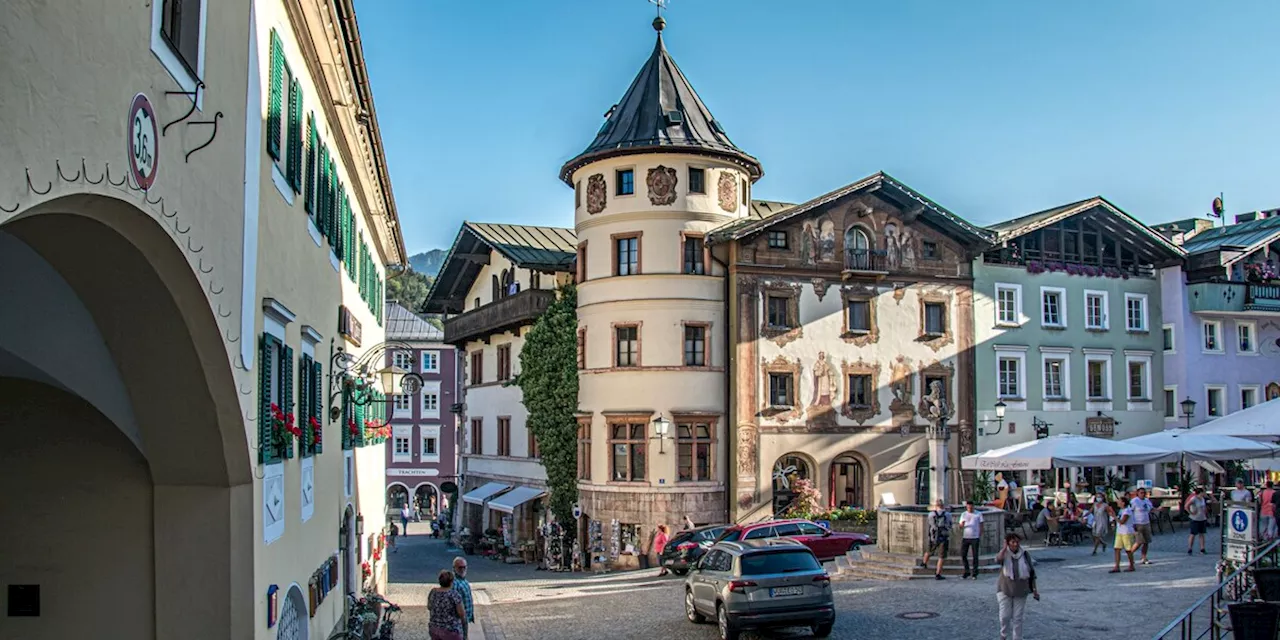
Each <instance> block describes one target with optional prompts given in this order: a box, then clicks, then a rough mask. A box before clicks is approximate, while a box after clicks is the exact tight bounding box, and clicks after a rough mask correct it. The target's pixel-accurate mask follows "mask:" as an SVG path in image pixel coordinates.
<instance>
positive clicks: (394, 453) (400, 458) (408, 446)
mask: <svg viewBox="0 0 1280 640" xmlns="http://www.w3.org/2000/svg"><path fill="white" fill-rule="evenodd" d="M401 442H403V443H404V453H401V452H400V451H399V445H400V443H401ZM391 461H392V462H398V463H404V462H413V426H412V425H407V424H403V425H401V424H398V425H395V426H393V427H391Z"/></svg>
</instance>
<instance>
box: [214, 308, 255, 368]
mask: <svg viewBox="0 0 1280 640" xmlns="http://www.w3.org/2000/svg"><path fill="white" fill-rule="evenodd" d="M218 315H219V316H221V317H223V318H230V317H231V312H230V311H228V312H226V313H223V312H222V305H218ZM245 371H248V369H245Z"/></svg>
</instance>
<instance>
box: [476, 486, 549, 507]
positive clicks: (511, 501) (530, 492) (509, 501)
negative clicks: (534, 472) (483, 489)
mask: <svg viewBox="0 0 1280 640" xmlns="http://www.w3.org/2000/svg"><path fill="white" fill-rule="evenodd" d="M545 495H547V492H546V490H545V489H539V488H537V487H516V488H514V489H512V490H511V491H509V492H507V493H504V494H502V495H501V496H498V497H497V498H494V499H493V500H492V501H490V502H489V508H490V509H493V510H494V511H501V512H503V513H511V512H512V511H515V508H516V507H518V506H520V505H522V504H524V503H526V502H528V501H530V500H536V499H538V498H541V497H542V496H545Z"/></svg>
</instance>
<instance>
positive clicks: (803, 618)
mask: <svg viewBox="0 0 1280 640" xmlns="http://www.w3.org/2000/svg"><path fill="white" fill-rule="evenodd" d="M684 614H685V616H686V617H687V618H689V622H693V623H700V622H705V621H706V620H707V618H712V617H713V618H715V620H716V623H717V624H719V626H720V637H721V638H722V639H723V640H736V639H737V638H738V636H739V634H741V633H742V631H744V630H748V629H762V628H768V627H799V626H808V627H809V628H810V630H811V631H813V635H814V636H815V637H818V638H825V637H827V636H829V635H831V628H832V627H833V626H835V623H836V608H835V601H834V599H833V598H832V596H831V577H830V576H828V575H827V572H826V571H824V570H823V569H822V563H820V562H818V558H817V557H816V556H814V555H813V552H812V551H810V550H809V548H808V547H806V546H804V545H803V544H800V543H799V542H796V541H795V540H790V539H786V538H769V539H763V540H743V541H740V542H717V543H716V544H715V546H713V547H711V549H709V550H708V551H707V553H706V555H704V556H702V559H701V560H699V561H698V564H697V565H696V566H695V567H693V569H692V570H691V571H690V572H689V577H688V578H685V587H684Z"/></svg>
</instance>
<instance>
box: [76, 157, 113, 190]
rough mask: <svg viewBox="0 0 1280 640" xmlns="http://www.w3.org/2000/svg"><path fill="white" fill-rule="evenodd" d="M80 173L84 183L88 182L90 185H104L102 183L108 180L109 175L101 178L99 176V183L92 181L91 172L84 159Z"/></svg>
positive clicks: (81, 162)
mask: <svg viewBox="0 0 1280 640" xmlns="http://www.w3.org/2000/svg"><path fill="white" fill-rule="evenodd" d="M80 173H81V175H83V176H84V181H85V182H88V183H89V184H102V181H103V180H106V179H107V174H106V173H103V174H102V175H101V176H98V179H97V181H94V180H90V179H89V170H88V169H87V168H85V162H84V158H80Z"/></svg>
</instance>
